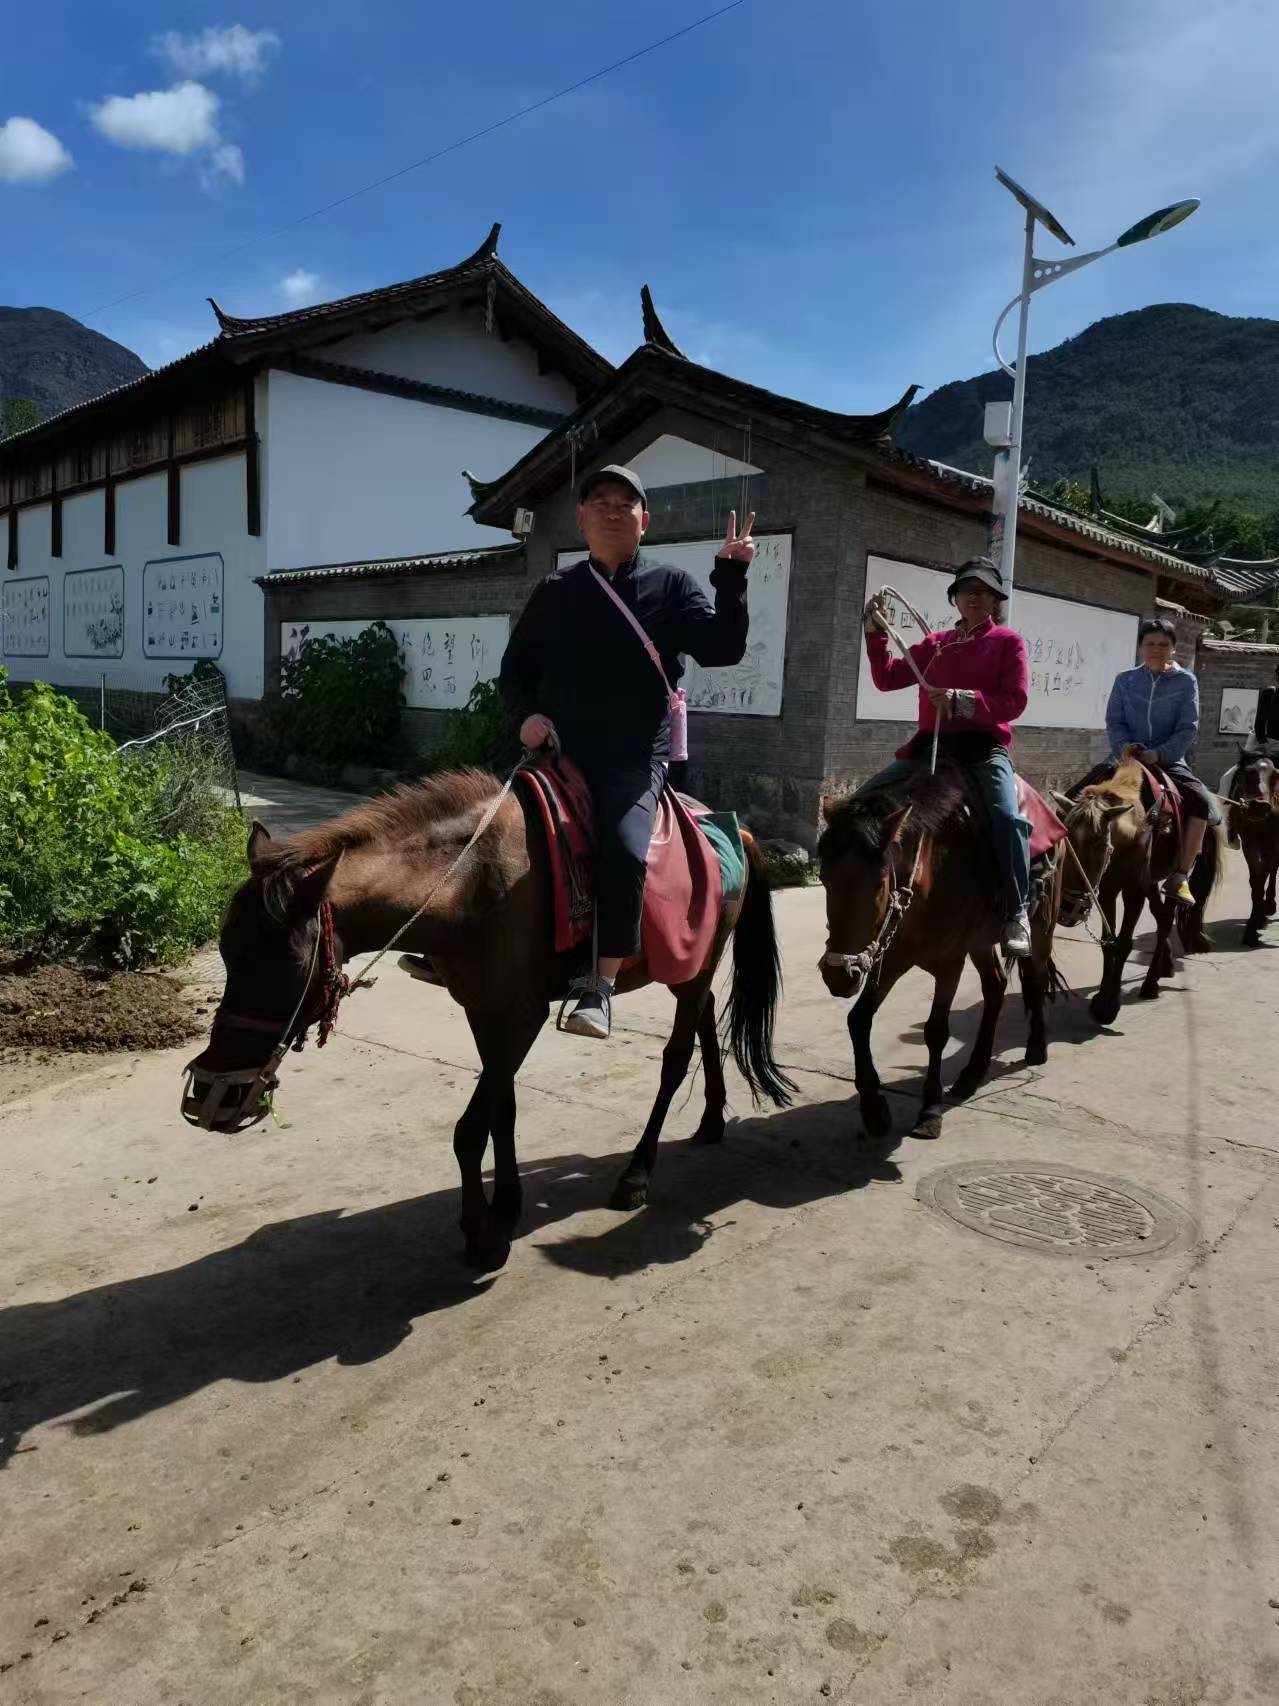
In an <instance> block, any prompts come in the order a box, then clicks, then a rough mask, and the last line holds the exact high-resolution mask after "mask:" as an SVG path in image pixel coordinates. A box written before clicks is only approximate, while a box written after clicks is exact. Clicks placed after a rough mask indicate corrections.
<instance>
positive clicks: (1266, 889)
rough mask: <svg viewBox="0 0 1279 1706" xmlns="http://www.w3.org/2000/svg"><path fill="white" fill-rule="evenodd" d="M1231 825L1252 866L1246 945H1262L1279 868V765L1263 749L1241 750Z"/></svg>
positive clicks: (1234, 786) (1245, 933)
mask: <svg viewBox="0 0 1279 1706" xmlns="http://www.w3.org/2000/svg"><path fill="white" fill-rule="evenodd" d="M1230 817H1231V827H1232V828H1233V829H1234V830H1235V832H1236V834H1237V835H1238V837H1239V844H1240V846H1241V847H1242V848H1243V856H1244V859H1245V861H1246V862H1247V866H1248V885H1249V888H1250V890H1251V898H1252V906H1251V910H1250V911H1249V914H1248V919H1247V922H1246V923H1245V925H1244V927H1243V940H1244V945H1245V946H1246V947H1249V948H1255V947H1258V946H1259V945H1260V943H1261V932H1262V930H1263V929H1264V927H1265V925H1266V922H1267V920H1268V919H1271V918H1273V917H1274V915H1275V879H1276V873H1277V872H1279V765H1276V764H1275V762H1274V760H1273V759H1271V758H1268V757H1265V756H1263V755H1262V754H1261V753H1253V752H1241V753H1240V754H1239V767H1238V769H1237V770H1236V771H1235V779H1234V785H1233V788H1232V797H1231V801H1230Z"/></svg>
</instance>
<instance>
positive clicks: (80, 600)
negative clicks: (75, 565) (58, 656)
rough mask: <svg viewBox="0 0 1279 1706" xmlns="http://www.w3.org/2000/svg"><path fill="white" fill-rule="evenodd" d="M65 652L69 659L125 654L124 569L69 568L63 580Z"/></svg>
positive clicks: (110, 656)
mask: <svg viewBox="0 0 1279 1706" xmlns="http://www.w3.org/2000/svg"><path fill="white" fill-rule="evenodd" d="M62 651H63V655H64V656H65V657H69V658H120V657H123V656H124V569H123V568H122V567H121V566H120V564H119V563H113V564H111V565H109V566H108V567H107V568H104V569H68V571H67V573H66V575H65V576H64V577H63V581H62Z"/></svg>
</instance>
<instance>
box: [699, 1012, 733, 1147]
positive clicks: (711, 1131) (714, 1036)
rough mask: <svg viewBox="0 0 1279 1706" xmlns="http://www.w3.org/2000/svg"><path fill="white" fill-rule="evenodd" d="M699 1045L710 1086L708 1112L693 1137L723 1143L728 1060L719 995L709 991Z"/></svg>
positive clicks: (703, 1072)
mask: <svg viewBox="0 0 1279 1706" xmlns="http://www.w3.org/2000/svg"><path fill="white" fill-rule="evenodd" d="M697 1041H698V1043H699V1044H700V1046H701V1050H702V1080H703V1083H704V1084H705V1086H706V1108H705V1111H704V1112H703V1114H702V1123H701V1124H700V1125H699V1126H698V1128H697V1130H696V1131H695V1132H694V1133H693V1142H694V1143H723V1141H724V1107H725V1104H726V1103H727V1101H728V1091H727V1089H726V1088H725V1085H724V1056H723V1055H722V1054H721V1052H720V1046H719V1030H718V1027H717V1025H716V1022H715V991H714V990H713V989H708V990H707V991H706V1004H705V1006H704V1007H703V1008H702V1014H701V1018H699V1019H698V1021H697Z"/></svg>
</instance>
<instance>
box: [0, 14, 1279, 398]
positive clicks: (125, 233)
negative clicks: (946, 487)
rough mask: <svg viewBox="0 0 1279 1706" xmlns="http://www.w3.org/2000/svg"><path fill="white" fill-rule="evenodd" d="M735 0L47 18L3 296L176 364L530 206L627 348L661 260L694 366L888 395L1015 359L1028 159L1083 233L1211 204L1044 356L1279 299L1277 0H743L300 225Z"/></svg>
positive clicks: (536, 259)
mask: <svg viewBox="0 0 1279 1706" xmlns="http://www.w3.org/2000/svg"><path fill="white" fill-rule="evenodd" d="M714 4H715V0H650V3H649V4H648V5H647V6H645V7H643V8H640V7H636V6H634V5H631V4H621V3H613V0H596V3H595V4H587V3H586V0H543V3H542V4H540V5H537V6H534V5H530V4H529V3H528V0H485V3H484V4H483V5H477V4H471V5H458V4H444V3H442V0H434V3H432V4H429V5H422V4H416V5H414V4H408V3H406V0H395V3H392V4H385V3H382V4H379V3H376V0H373V3H370V0H365V4H364V5H363V6H361V7H356V6H354V5H352V4H351V0H307V3H306V4H305V5H303V4H300V3H297V0H275V3H271V4H259V3H257V0H252V3H248V4H241V3H239V0H230V5H229V9H228V10H224V11H218V10H214V9H211V8H210V7H209V6H208V5H206V4H191V3H187V0H95V3H94V4H93V5H89V4H86V3H84V0H77V3H76V4H74V5H72V6H67V5H55V6H45V7H21V8H18V9H17V10H16V11H15V12H14V14H13V15H12V16H11V17H10V18H9V19H8V20H7V26H6V32H5V51H4V55H3V59H2V60H0V221H2V223H0V232H2V233H3V241H2V243H0V302H5V303H11V304H19V305H31V304H40V305H46V306H51V307H56V308H61V309H63V310H65V311H66V312H68V313H70V314H74V315H76V316H77V317H79V318H82V319H87V320H88V321H89V323H90V324H92V325H93V326H95V327H96V328H97V329H98V330H100V331H103V332H105V333H106V334H108V335H109V336H111V337H114V338H117V339H119V340H120V341H121V342H122V343H125V344H127V345H129V346H130V347H131V348H133V349H136V350H137V351H138V353H139V354H140V355H141V356H142V357H143V358H144V359H145V360H147V361H149V362H151V363H153V364H155V363H159V362H162V361H166V360H170V359H172V358H173V357H174V356H176V355H179V354H181V353H182V352H183V351H184V350H186V349H188V348H190V347H192V346H193V345H194V344H196V343H199V342H203V341H205V340H206V339H207V338H208V337H209V336H211V335H212V330H213V326H212V317H211V315H210V313H209V310H208V308H207V306H206V305H205V303H204V298H205V297H206V296H207V295H215V296H217V297H218V299H219V301H220V302H221V303H222V304H223V306H224V307H226V308H228V309H229V310H231V311H233V312H239V313H261V312H270V311H274V310H276V309H278V308H282V307H284V306H286V304H287V302H288V301H289V300H291V299H308V298H309V299H322V298H326V297H329V296H337V295H342V294H345V293H347V292H350V291H355V290H362V289H367V288H369V287H370V286H374V285H378V284H383V283H389V282H392V281H394V280H398V279H402V278H408V277H412V276H414V275H416V274H417V273H421V272H426V271H430V270H432V269H433V268H435V267H438V266H445V265H449V264H451V263H452V262H453V261H455V260H457V259H459V258H461V257H462V256H463V255H465V254H467V253H469V252H470V250H471V249H473V248H474V247H475V246H476V245H477V244H478V243H479V241H480V240H481V239H482V237H483V236H484V233H485V231H486V230H487V228H488V226H489V224H490V222H491V221H492V220H494V219H500V220H501V221H502V222H503V235H502V255H503V258H504V259H505V260H506V262H507V264H508V265H509V266H510V267H511V268H512V269H513V270H514V271H515V272H516V273H517V274H518V275H519V276H520V277H521V278H522V279H523V280H524V282H525V283H526V284H527V285H528V286H529V287H530V288H531V289H533V290H534V291H535V292H537V293H538V294H539V295H540V296H542V297H543V298H544V299H545V300H546V301H547V302H549V303H550V304H551V306H552V307H553V308H555V309H556V311H557V312H558V313H560V314H561V315H562V316H563V317H564V318H565V319H567V320H568V321H569V322H570V323H571V324H572V325H573V326H575V327H576V328H577V329H578V330H579V331H580V332H581V333H582V334H583V335H584V336H585V337H587V338H588V339H589V340H590V341H591V342H593V343H594V344H596V346H597V347H598V348H600V349H601V350H603V351H604V353H605V354H607V355H609V356H610V357H612V358H613V359H615V360H620V359H621V358H622V357H624V356H625V355H626V354H627V353H628V352H629V350H630V349H631V348H632V347H633V346H634V344H635V343H636V342H637V341H638V338H639V305H638V295H639V287H640V285H641V283H643V282H645V281H647V282H648V283H649V284H651V285H652V287H653V291H654V295H655V297H656V300H657V303H658V307H659V310H660V311H661V313H662V315H663V317H664V319H665V320H666V322H667V325H668V326H669V328H670V330H671V331H672V333H673V335H674V336H675V337H676V338H677V339H678V340H679V341H680V342H681V343H682V344H683V346H684V347H685V349H686V350H687V351H688V353H689V354H690V355H693V356H695V357H696V358H697V359H699V360H703V361H706V362H709V363H710V364H711V365H713V366H717V367H721V368H723V369H724V370H725V371H727V372H731V373H735V374H738V375H740V376H741V377H743V378H748V379H751V380H754V381H755V382H757V383H759V384H763V385H767V386H770V387H771V388H773V389H776V390H780V391H784V392H787V393H790V394H792V395H796V396H801V397H805V398H808V399H810V400H811V401H814V402H819V403H822V404H824V405H826V406H827V407H831V408H837V409H846V410H850V411H856V410H863V409H867V410H869V409H875V408H879V407H882V406H883V405H884V404H886V403H887V402H889V401H891V400H892V399H893V398H895V397H896V396H897V395H898V394H899V393H900V391H901V390H902V389H903V388H904V387H905V385H906V384H907V383H909V382H910V381H912V380H917V381H919V382H920V383H921V384H923V385H924V386H925V388H927V389H931V388H932V387H933V386H935V385H938V384H941V383H943V382H944V381H945V380H947V379H951V378H961V377H967V376H969V375H970V374H973V373H976V372H980V371H982V370H983V369H985V368H987V367H989V366H990V365H991V362H990V359H989V337H990V329H991V325H992V323H993V321H994V318H995V315H996V314H997V312H998V311H999V309H1000V308H1001V307H1002V306H1003V304H1004V302H1005V301H1006V300H1007V299H1008V297H1010V296H1011V295H1013V294H1014V292H1015V290H1016V288H1017V283H1018V272H1019V266H1020V226H1019V218H1018V213H1017V209H1016V208H1015V206H1014V205H1013V204H1012V203H1011V202H1010V201H1009V199H1008V197H1007V195H1006V193H1005V192H1004V191H1003V190H1002V189H1000V188H999V187H998V185H997V184H996V183H995V180H994V176H993V170H992V168H993V166H994V164H995V163H996V162H998V163H999V164H1001V165H1003V166H1004V167H1005V168H1006V169H1007V170H1008V171H1010V172H1011V173H1012V174H1013V176H1014V177H1017V178H1019V179H1020V180H1021V181H1022V182H1024V183H1026V184H1027V185H1029V186H1030V187H1031V188H1032V189H1033V190H1034V191H1035V193H1036V194H1038V195H1039V196H1040V197H1041V198H1042V199H1043V200H1044V201H1045V202H1046V203H1047V204H1048V206H1049V207H1051V208H1052V209H1053V211H1054V212H1055V213H1056V214H1057V215H1058V217H1059V218H1060V219H1061V220H1062V221H1063V223H1064V224H1065V225H1066V226H1067V228H1068V229H1069V230H1070V231H1071V232H1072V233H1073V235H1074V236H1075V237H1076V240H1077V242H1078V244H1079V246H1080V248H1092V247H1096V246H1099V245H1100V244H1102V243H1104V242H1106V241H1109V240H1110V239H1111V238H1112V237H1113V236H1115V235H1116V234H1117V233H1118V231H1119V230H1121V229H1122V228H1123V227H1124V226H1126V225H1127V224H1129V223H1130V222H1131V221H1132V220H1133V219H1135V218H1137V217H1138V216H1139V215H1141V214H1143V213H1145V212H1147V211H1149V210H1150V209H1151V208H1153V207H1156V206H1158V205H1160V204H1162V203H1164V202H1167V201H1170V200H1173V199H1176V198H1177V197H1180V196H1184V195H1198V196H1202V197H1203V201H1204V205H1203V207H1202V209H1201V210H1200V212H1199V213H1198V214H1196V216H1195V217H1194V218H1193V219H1192V220H1191V221H1190V222H1189V223H1188V224H1187V225H1185V226H1183V227H1182V228H1181V229H1180V230H1178V231H1176V232H1174V233H1170V234H1169V235H1167V236H1165V237H1163V238H1161V239H1159V240H1158V241H1157V242H1154V243H1150V244H1147V245H1143V246H1140V247H1138V248H1136V249H1133V250H1131V251H1129V252H1127V253H1122V254H1119V255H1116V256H1114V257H1111V258H1110V259H1108V260H1106V261H1104V262H1102V263H1101V264H1099V265H1098V266H1097V267H1095V268H1092V269H1089V270H1088V271H1086V272H1084V273H1082V274H1080V275H1079V276H1078V277H1076V278H1073V279H1068V280H1065V281H1063V282H1062V283H1061V284H1059V285H1057V286H1055V287H1054V288H1053V289H1052V290H1050V291H1047V292H1045V293H1043V294H1042V295H1040V296H1039V297H1038V298H1037V299H1036V303H1035V310H1034V315H1033V319H1032V348H1038V349H1042V348H1047V347H1049V346H1051V345H1052V344H1055V343H1057V342H1059V341H1060V340H1061V339H1062V338H1063V337H1067V336H1070V335H1071V334H1072V333H1074V332H1077V331H1080V330H1082V329H1083V328H1084V327H1085V326H1087V325H1088V324H1090V323H1091V322H1092V321H1093V320H1096V319H1098V318H1100V317H1101V316H1102V315H1104V314H1109V313H1115V312H1118V311H1122V310H1125V309H1129V308H1137V307H1141V306H1143V305H1145V304H1147V303H1153V302H1168V301H1186V302H1197V303H1200V304H1203V305H1204V306H1206V307H1209V308H1215V309H1218V310H1221V311H1222V312H1225V313H1232V314H1262V315H1275V314H1276V312H1277V310H1279V293H1277V290H1276V280H1279V224H1277V223H1276V221H1275V217H1274V207H1275V171H1276V165H1277V164H1279V103H1277V102H1276V101H1275V99H1274V92H1273V76H1274V67H1275V65H1276V64H1279V5H1277V4H1276V3H1275V0H1214V4H1212V5H1211V6H1205V5H1204V4H1203V3H1202V0H1193V3H1191V0H1069V3H1063V0H1035V3H1033V4H1027V3H1026V0H1020V3H1015V0H983V4H981V5H980V6H978V5H975V4H973V5H969V4H965V3H963V0H949V3H944V0H913V3H911V4H903V5H897V6H888V5H867V4H862V3H860V0H744V3H743V4H741V5H740V6H738V7H736V8H735V9H734V10H731V11H729V12H727V13H726V14H725V15H724V16H722V17H721V18H719V19H718V20H717V21H715V22H713V23H711V24H709V25H707V26H706V27H704V28H702V29H699V30H697V31H695V32H693V33H692V34H690V35H687V36H685V37H684V38H683V39H681V40H680V41H678V42H676V43H675V44H674V45H672V46H671V47H668V48H664V49H662V50H661V51H659V52H657V53H654V54H652V55H650V56H649V57H647V58H645V59H642V60H640V61H639V62H638V63H636V64H633V65H631V66H628V67H626V68H625V69H623V70H621V71H619V72H617V73H615V74H613V75H612V76H610V77H608V78H606V79H604V80H602V81H600V82H598V83H595V84H593V85H592V86H591V87H590V88H588V89H585V90H583V91H581V92H579V93H577V94H575V95H572V96H570V97H568V98H566V99H565V100H563V101H560V102H557V103H556V104H554V105H553V106H551V107H549V108H548V109H546V110H544V111H542V112H539V113H537V114H535V115H533V116H532V117H530V118H528V119H524V120H521V121H520V122H519V123H517V124H515V125H512V126H510V127H508V128H506V129H504V130H500V131H498V132H497V133H496V134H495V135H493V136H490V137H488V138H486V139H484V140H482V141H480V142H478V143H475V144H473V145H472V146H470V147H467V148H465V149H463V150H461V151H460V152H458V153H455V154H452V155H450V156H448V157H447V158H446V159H444V160H442V161H440V162H439V163H437V164H435V165H433V166H429V167H427V168H425V169H424V170H422V171H419V172H414V173H411V174H409V175H408V176H406V177H403V178H401V179H399V180H398V181H397V182H395V183H393V184H390V185H388V186H386V187H385V188H383V189H380V190H376V191H374V192H373V193H371V194H369V195H366V196H361V197H359V198H358V199H356V200H354V201H352V202H350V203H349V204H347V205H346V206H344V207H341V208H339V209H337V210H336V211H334V212H331V213H328V214H325V215H324V216H323V217H320V218H317V219H314V220H310V221H308V222H306V223H304V224H301V225H297V226H295V227H294V228H293V229H290V230H285V231H282V232H281V231H276V230H275V228H277V227H279V226H281V225H283V224H285V223H286V222H288V221H292V220H295V219H297V218H298V217H299V216H301V215H303V214H306V213H307V212H308V211H309V210H310V209H312V208H314V207H316V206H317V205H319V204H321V203H323V202H327V201H329V200H332V199H334V198H335V197H338V196H340V195H343V194H345V193H346V192H348V191H350V190H352V189H355V188H357V187H358V186H359V185H361V184H363V183H365V182H367V181H369V180H370V179H373V178H376V177H379V176H380V175H382V174H385V173H388V172H392V171H394V170H396V169H397V168H398V167H400V166H402V165H404V164H406V163H407V162H409V161H411V160H413V159H416V158H418V157H420V156H422V155H424V154H426V153H428V152H430V151H431V150H432V149H434V148H438V147H441V146H443V145H444V144H446V143H448V142H450V141H452V140H453V139H454V138H456V137H458V136H460V135H464V134H466V133H467V132H469V131H472V130H475V129H477V128H479V127H480V126H482V125H484V124H486V123H488V122H490V121H492V120H493V119H495V118H499V117H501V116H502V115H503V114H505V113H507V112H509V111H510V110H512V109H513V108H516V107H519V106H522V105H524V104H526V103H528V102H531V101H536V100H538V99H540V98H541V97H543V96H544V95H547V94H549V93H551V92H552V91H554V90H555V89H557V88H559V87H561V86H562V85H564V84H567V83H569V82H571V81H573V80H574V79H575V78H578V77H581V76H584V75H586V74H588V73H589V72H591V71H593V70H595V69H596V68H598V67H599V66H602V65H604V64H607V63H608V62H610V61H611V60H614V59H617V58H619V57H620V56H621V55H623V54H625V53H628V52H630V51H632V50H633V49H634V48H636V47H639V46H642V45H644V44H645V43H646V42H648V41H651V40H654V39H655V38H657V37H659V36H661V35H663V34H665V33H666V32H668V31H670V30H674V29H678V28H679V27H681V26H682V25H684V24H686V23H688V22H690V21H691V20H692V19H694V18H696V17H698V16H699V15H700V14H702V13H704V12H706V11H709V10H711V9H712V8H713V6H714ZM138 96H145V97H148V98H147V99H144V100H141V101H139V100H137V99H135V97H138ZM23 121H27V122H23ZM273 232H274V233H275V234H272V233H273ZM1054 247H1055V246H1054V245H1053V244H1052V243H1051V242H1050V241H1046V242H1045V243H1044V244H1043V251H1044V252H1045V253H1049V252H1051V251H1052V249H1053V248H1054ZM231 250H236V251H237V252H235V253H228V251H231ZM175 274H179V275H181V276H178V277H174V276H173V275H175ZM135 293H137V294H135ZM122 297H129V298H131V299H130V300H127V301H123V302H118V304H117V305H115V306H110V307H107V306H104V305H106V304H110V303H116V302H117V299H118V298H122Z"/></svg>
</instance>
